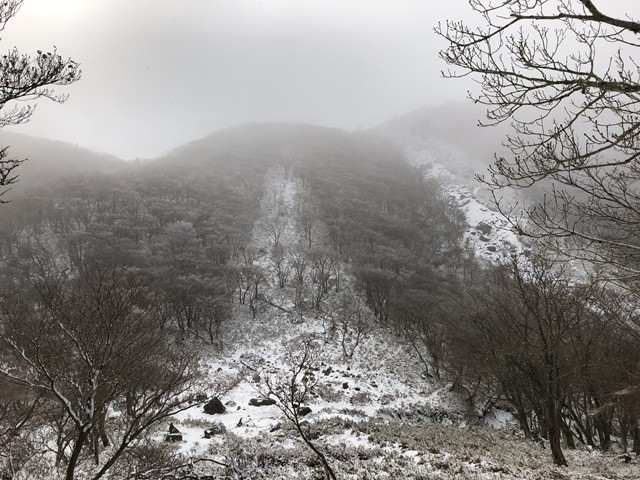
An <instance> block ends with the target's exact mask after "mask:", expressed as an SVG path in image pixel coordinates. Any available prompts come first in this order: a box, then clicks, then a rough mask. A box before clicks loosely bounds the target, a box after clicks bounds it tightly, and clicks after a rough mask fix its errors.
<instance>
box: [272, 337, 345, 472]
mask: <svg viewBox="0 0 640 480" xmlns="http://www.w3.org/2000/svg"><path fill="white" fill-rule="evenodd" d="M318 355H319V350H318V346H317V344H316V343H315V342H314V341H313V339H303V340H302V341H301V343H300V345H299V348H298V349H294V350H291V351H289V353H288V354H287V364H286V367H285V368H284V369H283V370H279V371H272V372H267V373H266V374H265V375H264V377H263V384H262V386H261V392H260V393H261V394H263V395H264V396H266V397H268V396H271V395H272V396H274V397H275V398H276V399H277V401H278V403H277V406H278V408H279V409H280V411H282V413H283V414H284V416H285V417H287V419H288V420H289V421H291V422H292V423H293V425H294V427H295V428H296V430H297V431H298V434H299V435H300V438H302V440H303V441H304V443H305V444H306V445H307V446H308V447H309V449H311V450H312V451H313V453H314V454H315V455H316V457H318V460H320V463H321V464H322V467H323V469H324V472H325V475H326V477H327V479H328V480H336V474H335V473H334V471H333V469H332V468H331V465H329V461H328V460H327V457H326V456H325V455H324V454H323V453H322V452H321V451H320V450H319V449H318V447H317V446H316V445H315V444H314V443H313V442H312V441H311V439H310V438H309V434H308V432H307V431H306V430H305V427H304V425H303V424H302V417H303V415H302V414H301V413H300V407H301V406H302V405H304V403H305V402H306V401H307V400H308V398H309V396H310V394H311V392H312V390H313V389H314V388H315V387H316V385H317V384H318V382H319V381H320V378H319V377H318V376H317V375H316V371H318V368H317V365H316V364H317V360H318Z"/></svg>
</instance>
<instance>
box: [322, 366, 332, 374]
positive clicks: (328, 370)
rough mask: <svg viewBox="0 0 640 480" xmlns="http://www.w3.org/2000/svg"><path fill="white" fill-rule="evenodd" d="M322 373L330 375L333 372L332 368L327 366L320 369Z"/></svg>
mask: <svg viewBox="0 0 640 480" xmlns="http://www.w3.org/2000/svg"><path fill="white" fill-rule="evenodd" d="M322 373H324V374H325V375H331V373H333V368H331V367H327V368H326V369H324V370H323V371H322Z"/></svg>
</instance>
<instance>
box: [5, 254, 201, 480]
mask: <svg viewBox="0 0 640 480" xmlns="http://www.w3.org/2000/svg"><path fill="white" fill-rule="evenodd" d="M147 284H148V282H147V280H146V279H145V278H144V277H142V276H140V275H138V274H136V273H135V272H132V271H130V270H128V269H124V268H120V267H113V266H105V267H96V268H95V269H94V270H92V271H91V272H87V273H86V274H83V276H81V278H80V279H78V280H77V281H71V280H68V279H66V278H65V276H64V275H53V274H50V275H49V276H47V277H45V278H42V279H40V281H38V282H37V283H36V285H35V287H36V288H35V290H36V292H35V294H36V295H35V298H36V302H37V303H35V302H34V300H33V298H29V297H25V296H20V295H14V296H12V297H7V296H5V297H4V298H3V302H2V312H1V313H2V317H1V320H2V323H3V330H2V334H1V335H0V343H1V344H2V346H3V347H4V349H5V351H6V352H7V353H6V354H5V355H3V362H2V366H1V367H0V374H1V375H2V376H3V377H5V378H6V379H8V380H9V381H12V382H14V383H17V384H19V385H23V386H25V387H27V388H28V389H30V390H32V391H33V392H35V393H40V394H43V395H46V396H47V397H48V398H50V399H51V401H52V402H54V403H55V404H57V405H58V406H59V407H60V408H61V409H62V411H63V412H64V414H65V415H66V417H68V419H69V421H70V423H71V425H72V426H73V434H72V437H71V439H70V440H69V449H70V452H71V453H70V456H69V457H68V458H67V459H66V466H65V478H66V479H67V480H72V479H73V478H75V477H74V475H75V472H76V470H77V468H78V467H79V465H80V464H81V463H83V462H84V461H85V460H86V459H85V458H84V457H83V453H84V452H85V451H86V449H87V448H89V447H91V440H92V438H95V439H96V440H97V438H103V439H104V438H106V428H108V425H107V424H106V423H105V413H106V410H107V408H113V409H114V410H117V411H118V412H119V416H118V420H117V422H116V423H115V424H112V425H111V427H112V430H111V432H110V437H111V440H112V443H113V446H112V447H111V448H110V449H109V450H108V453H106V454H105V456H104V457H102V456H100V454H99V452H98V448H97V447H98V446H97V443H94V445H93V449H92V451H93V453H94V458H95V463H96V466H95V468H93V469H92V473H91V477H90V478H93V479H94V480H97V479H98V478H101V477H102V476H103V475H104V474H105V473H106V472H107V471H108V470H109V469H110V468H111V467H112V466H113V465H114V464H115V463H116V462H117V461H118V459H119V458H120V457H121V456H122V455H123V454H124V452H125V451H126V450H127V449H128V447H129V446H130V445H131V444H132V443H134V442H135V441H136V440H137V439H138V438H140V437H141V436H142V435H143V434H144V433H145V432H146V431H147V430H148V428H149V427H151V426H152V425H154V424H156V423H157V422H159V421H162V420H163V419H165V418H167V417H168V416H169V415H172V414H174V413H177V412H179V411H181V410H183V409H185V408H188V407H189V406H190V405H191V404H192V402H193V401H194V399H195V396H196V395H197V388H196V387H197V382H196V378H197V376H196V373H197V372H196V371H197V363H196V362H197V359H196V356H195V354H194V353H193V352H192V351H189V349H188V348H185V347H184V346H182V345H181V344H179V343H176V342H175V341H173V340H172V336H171V335H170V333H169V332H168V330H167V329H166V328H165V329H163V328H162V325H161V323H160V321H159V320H158V319H157V317H155V316H154V315H153V313H152V311H151V309H150V307H149V306H148V305H149V304H148V302H147V301H146V299H145V294H146V291H147ZM92 436H93V437H92ZM103 441H104V440H103ZM87 468H88V467H87Z"/></svg>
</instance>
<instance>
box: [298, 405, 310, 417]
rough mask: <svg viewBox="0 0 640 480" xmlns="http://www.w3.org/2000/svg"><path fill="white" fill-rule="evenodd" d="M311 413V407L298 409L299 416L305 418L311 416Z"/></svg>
mask: <svg viewBox="0 0 640 480" xmlns="http://www.w3.org/2000/svg"><path fill="white" fill-rule="evenodd" d="M310 413H311V408H309V407H300V408H299V409H298V415H299V416H301V417H304V416H305V415H309V414H310Z"/></svg>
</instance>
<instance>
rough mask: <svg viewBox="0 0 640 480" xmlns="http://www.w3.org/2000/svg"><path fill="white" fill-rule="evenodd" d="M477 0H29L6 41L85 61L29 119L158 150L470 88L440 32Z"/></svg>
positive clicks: (93, 144)
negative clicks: (238, 129)
mask: <svg viewBox="0 0 640 480" xmlns="http://www.w3.org/2000/svg"><path fill="white" fill-rule="evenodd" d="M465 10H468V6H467V2H466V0H447V1H446V2H444V1H443V2H436V1H427V0H189V1H185V0H55V1H53V0H25V3H24V6H23V7H22V10H21V11H20V12H19V14H18V15H17V16H16V17H15V18H14V19H12V20H11V22H10V23H9V24H8V25H7V28H6V30H5V31H4V32H3V33H2V43H1V44H0V49H3V50H8V49H9V48H11V47H13V46H14V45H15V46H17V47H19V48H20V50H21V51H23V52H24V53H35V51H36V50H38V49H42V50H45V51H46V50H49V49H51V48H53V45H55V46H57V48H58V51H59V53H61V54H62V55H63V56H65V57H71V58H73V59H74V60H76V61H78V62H80V63H81V65H82V71H83V78H82V80H81V81H80V82H78V83H76V84H74V85H72V86H70V87H69V88H67V89H66V91H68V93H69V94H70V98H69V100H68V102H67V103H66V104H64V105H57V104H53V103H51V102H46V101H41V102H39V106H38V110H37V111H36V113H35V115H34V117H33V119H32V120H31V122H30V124H28V125H23V126H20V127H17V128H15V129H14V130H15V131H19V132H22V133H27V134H31V135H37V136H43V137H47V138H53V139H59V140H65V141H69V142H72V143H77V144H79V145H82V146H86V147H89V148H93V149H96V150H98V151H102V152H107V153H112V154H115V155H118V156H120V157H122V158H127V159H130V158H136V157H140V158H146V157H152V156H157V155H160V154H162V153H164V152H166V151H168V150H170V149H171V148H174V147H176V146H178V145H180V144H183V143H186V142H188V141H190V140H193V139H196V138H199V137H202V136H204V135H206V134H208V133H210V132H211V131H214V130H217V129H220V128H223V127H227V126H232V125H237V124H240V123H245V122H252V121H286V122H305V123H312V124H318V125H326V126H336V127H341V128H347V129H355V128H361V127H368V126H372V125H375V124H377V123H379V122H382V121H384V120H386V119H388V118H390V117H392V116H393V115H395V114H402V113H405V112H408V111H411V110H414V109H416V108H419V107H421V106H422V105H425V104H437V103H441V102H443V101H446V100H463V99H464V96H465V91H466V89H467V87H468V85H466V86H465V84H463V83H461V82H455V81H445V80H443V79H441V78H440V69H441V68H443V64H442V63H441V62H440V60H439V59H438V57H437V52H438V50H440V49H441V48H442V47H443V46H444V45H443V43H442V42H441V41H440V40H439V39H438V38H437V37H436V36H435V35H434V34H433V27H434V26H435V25H436V24H437V22H438V21H439V20H444V19H446V18H460V17H462V16H463V12H465Z"/></svg>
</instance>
